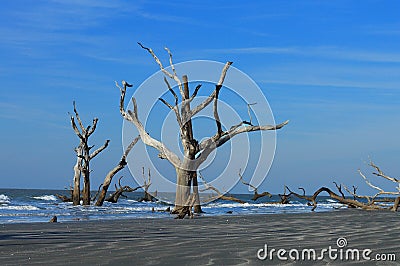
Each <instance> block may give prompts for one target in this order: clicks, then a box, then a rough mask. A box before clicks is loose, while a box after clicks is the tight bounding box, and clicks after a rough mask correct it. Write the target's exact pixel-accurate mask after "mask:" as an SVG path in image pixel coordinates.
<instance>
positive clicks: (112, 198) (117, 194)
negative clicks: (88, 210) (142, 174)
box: [106, 176, 142, 203]
mask: <svg viewBox="0 0 400 266" xmlns="http://www.w3.org/2000/svg"><path fill="white" fill-rule="evenodd" d="M121 179H122V176H121V177H120V178H119V179H118V186H119V187H117V184H115V192H114V193H112V194H111V195H110V196H109V197H108V198H106V201H108V202H112V203H117V202H118V199H119V198H120V197H121V196H122V197H125V198H126V196H125V195H124V194H123V193H125V192H134V191H136V190H138V189H140V188H142V186H138V187H135V188H131V187H130V186H122V185H121Z"/></svg>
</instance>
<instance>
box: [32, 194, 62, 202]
mask: <svg viewBox="0 0 400 266" xmlns="http://www.w3.org/2000/svg"><path fill="white" fill-rule="evenodd" d="M32 198H34V199H37V200H46V201H56V200H57V198H56V196H54V195H43V196H36V197H32Z"/></svg>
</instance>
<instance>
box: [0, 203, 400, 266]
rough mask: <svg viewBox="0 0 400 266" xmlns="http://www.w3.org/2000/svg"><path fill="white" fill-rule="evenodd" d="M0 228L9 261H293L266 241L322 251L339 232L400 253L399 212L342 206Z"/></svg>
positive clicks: (2, 255)
mask: <svg viewBox="0 0 400 266" xmlns="http://www.w3.org/2000/svg"><path fill="white" fill-rule="evenodd" d="M0 228H1V229H0V246H1V249H0V262H1V264H2V265H15V264H28V263H29V264H30V263H32V264H35V263H38V264H45V263H51V264H52V265H61V264H72V265H75V264H83V263H85V264H111V263H112V264H123V265H127V264H130V265H132V264H133V265H165V264H166V265H171V264H175V265H176V264H179V265H190V264H192V265H193V264H194V265H248V264H250V265H254V264H256V265H265V264H270V263H273V264H281V263H293V261H290V260H289V261H286V262H283V261H280V260H278V259H277V258H276V257H275V258H274V259H273V260H272V261H262V260H259V259H258V258H257V251H258V250H259V249H262V248H264V246H265V244H267V245H268V247H270V248H275V249H287V250H290V249H294V248H297V249H301V248H308V249H311V248H312V249H316V250H321V249H324V248H328V247H329V246H332V247H336V241H337V239H338V238H339V237H344V238H346V240H347V243H348V246H347V247H348V248H358V249H371V250H372V255H374V254H377V253H385V254H386V253H394V254H395V256H396V258H397V260H400V254H399V251H400V242H399V241H398V239H399V238H400V231H399V230H398V228H400V214H399V213H394V212H381V211H362V210H336V211H332V212H315V213H311V212H310V213H299V214H257V215H239V216H238V215H223V216H202V217H195V218H194V219H184V220H175V219H172V218H171V219H168V218H167V219H145V218H135V219H119V220H102V221H76V222H62V223H20V224H2V225H0ZM275 255H276V254H275ZM303 262H304V261H303ZM328 262H332V261H331V260H329V258H324V260H323V261H319V262H318V263H323V264H325V263H328ZM336 262H337V263H339V261H335V262H334V263H336ZM349 262H350V263H357V261H347V262H346V263H349ZM375 262H376V263H378V262H377V261H375ZM309 263H313V261H310V262H309ZM314 263H316V262H315V261H314ZM358 263H360V262H359V261H358ZM369 263H372V261H370V262H369ZM386 264H388V265H390V264H393V265H395V262H386Z"/></svg>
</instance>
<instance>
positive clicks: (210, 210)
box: [0, 189, 342, 224]
mask: <svg viewBox="0 0 400 266" xmlns="http://www.w3.org/2000/svg"><path fill="white" fill-rule="evenodd" d="M56 194H61V195H67V194H66V191H62V190H36V189H0V224H4V223H25V222H47V221H49V220H50V219H51V218H52V217H53V216H54V215H55V216H57V218H58V221H59V222H65V221H79V220H107V219H126V218H169V217H174V216H172V215H170V214H169V213H167V212H162V211H161V210H165V209H166V208H168V207H171V208H172V207H173V204H172V203H173V201H172V200H171V199H172V198H173V197H172V195H170V196H169V197H168V196H165V195H164V196H160V198H162V199H163V200H162V201H161V200H160V201H157V202H139V201H138V200H139V199H140V198H141V197H142V196H143V193H142V192H133V193H126V196H128V198H122V197H121V198H120V200H119V201H118V203H109V202H105V203H104V205H103V206H102V207H96V206H73V205H72V203H65V202H62V201H61V200H59V199H58V198H57V197H56ZM233 196H235V197H237V198H239V199H242V200H244V201H246V202H247V203H245V204H240V203H236V202H230V201H222V200H216V201H213V202H210V203H207V204H205V205H203V206H202V209H203V211H204V212H205V213H204V214H202V215H206V216H207V215H208V216H215V215H231V214H228V212H232V215H246V214H274V213H304V212H311V207H310V206H307V204H306V201H303V200H298V199H293V200H292V201H291V203H290V204H268V202H276V201H279V197H278V196H273V197H272V198H268V197H263V198H260V199H259V200H257V201H255V202H254V201H252V200H251V197H252V195H250V194H234V195H233ZM341 206H342V205H341V204H340V203H338V202H336V201H334V200H332V199H330V198H328V197H324V196H321V197H319V198H318V207H317V209H316V210H315V211H318V212H319V211H332V210H334V209H336V208H338V207H341ZM153 208H154V209H155V210H156V211H155V212H153V211H152V209H153ZM158 210H160V211H158Z"/></svg>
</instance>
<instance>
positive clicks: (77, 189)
mask: <svg viewBox="0 0 400 266" xmlns="http://www.w3.org/2000/svg"><path fill="white" fill-rule="evenodd" d="M75 152H76V164H75V166H74V188H73V191H72V202H73V205H79V204H80V199H81V184H80V183H81V169H82V157H81V156H82V147H81V145H79V146H78V147H77V148H76V149H75Z"/></svg>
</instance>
